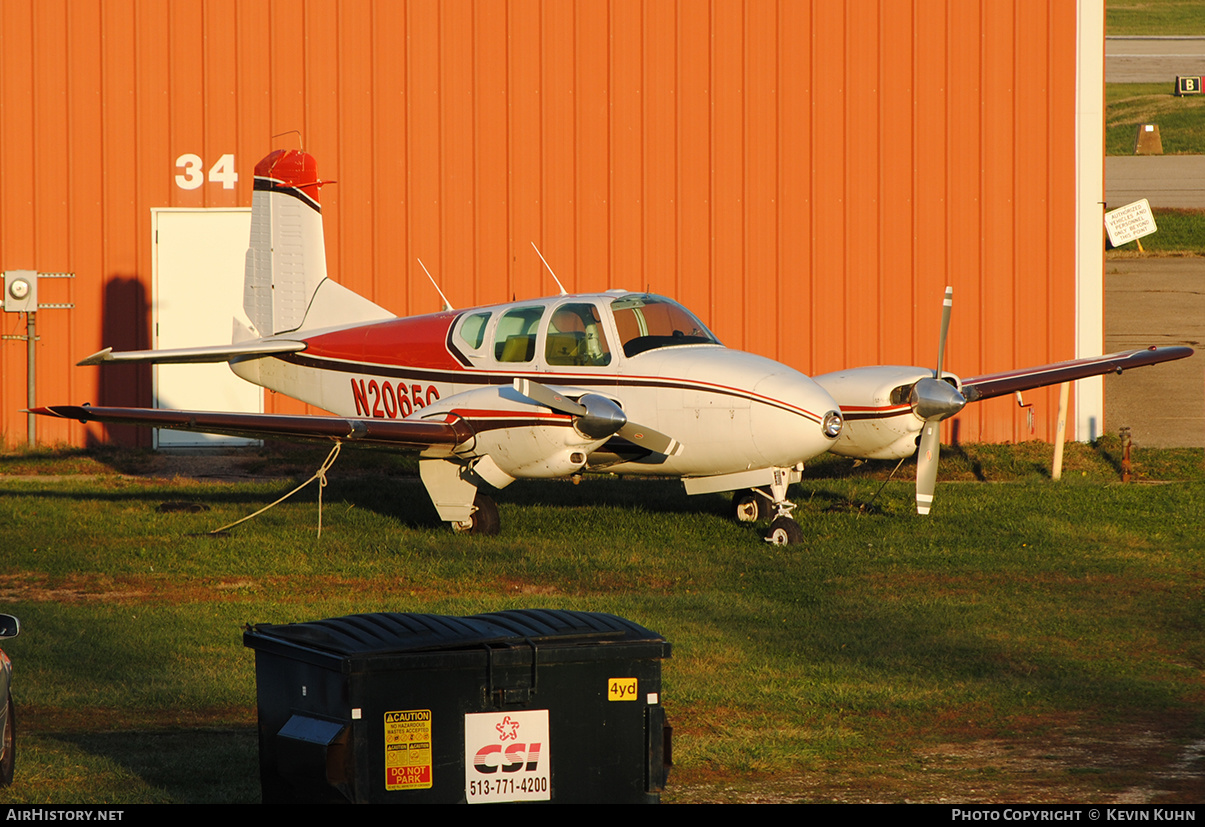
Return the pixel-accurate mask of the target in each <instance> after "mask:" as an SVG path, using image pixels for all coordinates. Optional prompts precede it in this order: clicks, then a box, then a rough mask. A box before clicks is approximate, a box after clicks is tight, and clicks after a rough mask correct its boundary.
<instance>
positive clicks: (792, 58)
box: [0, 0, 1076, 445]
mask: <svg viewBox="0 0 1205 827" xmlns="http://www.w3.org/2000/svg"><path fill="white" fill-rule="evenodd" d="M1075 61H1076V7H1075V3H1074V2H1071V0H1050V2H1045V3H1043V2H1029V0H1014V1H1013V2H1009V1H1008V0H980V2H977V3H976V2H962V0H946V2H933V1H931V0H913V2H895V0H891V1H890V2H888V1H887V0H883V2H879V3H873V2H863V0H848V1H847V2H844V3H841V2H821V0H816V2H812V3H809V2H801V0H778V2H775V1H774V0H744V2H741V1H740V0H713V1H712V2H704V1H703V0H680V2H669V0H664V1H659V0H648V1H647V2H639V1H638V0H609V2H600V0H580V1H579V2H569V1H568V0H546V1H545V2H537V0H510V1H509V2H508V1H507V0H473V1H472V2H470V1H469V0H461V1H460V2H452V1H451V0H449V1H448V2H434V1H433V0H411V1H410V2H397V1H396V0H379V1H378V2H360V3H341V2H337V0H173V2H171V3H164V2H150V1H149V0H148V1H147V2H138V1H136V0H104V2H101V0H88V1H87V2H84V0H36V2H35V0H5V2H3V3H2V4H0V269H18V268H34V269H38V270H40V271H43V272H55V271H72V272H75V273H76V274H77V278H76V279H75V280H74V281H73V282H66V281H57V282H43V285H42V293H43V294H42V297H41V298H42V301H43V302H47V301H71V302H74V303H75V309H73V310H69V311H68V310H49V311H44V312H42V313H40V314H39V317H38V322H39V325H38V327H39V333H40V336H41V340H40V342H39V344H38V395H39V396H38V401H39V402H40V403H44V404H49V403H54V402H84V401H92V402H98V403H105V404H123V405H135V404H137V405H146V404H149V401H150V382H149V373H148V372H147V371H146V370H145V369H142V370H138V369H134V368H130V367H122V368H118V369H116V370H113V369H110V370H106V371H100V370H98V369H96V368H76V367H73V365H74V362H75V361H76V360H77V359H79V358H81V357H82V356H84V355H87V354H88V353H91V352H93V351H95V350H97V349H99V348H100V347H101V346H102V345H114V344H115V345H117V346H118V347H120V348H132V347H146V346H147V342H148V341H149V332H148V326H149V307H150V300H151V297H150V285H151V252H152V251H151V238H150V211H151V209H152V208H156V207H197V206H209V207H219V206H220V207H228V206H247V205H249V204H250V199H251V181H252V175H251V171H252V168H253V167H254V164H255V162H256V161H257V160H259V158H261V157H262V156H263V155H265V154H267V152H268V151H270V150H271V149H273V148H278V147H281V146H296V145H297V141H298V138H297V137H296V136H286V137H280V138H276V139H273V138H272V136H273V135H275V134H278V133H283V132H285V131H287V130H293V129H295V130H299V131H300V133H301V136H302V140H304V145H305V148H306V149H307V150H309V151H311V152H313V153H314V154H315V155H316V156H317V158H318V162H319V171H320V173H321V175H322V176H323V177H324V178H326V179H335V180H337V184H334V185H331V186H327V187H326V188H325V189H324V190H323V193H322V197H323V202H324V208H325V216H326V235H327V251H328V257H329V259H330V265H331V272H332V275H334V276H335V277H336V278H337V279H339V280H340V281H342V282H343V283H344V284H347V285H348V286H349V287H351V288H353V289H355V290H358V291H360V292H363V293H365V294H366V295H368V296H370V297H372V298H373V299H374V300H375V301H377V302H379V303H381V304H383V305H385V306H386V307H388V308H390V309H391V310H393V311H394V312H397V313H399V314H407V313H421V312H428V311H433V310H436V309H438V307H439V300H438V297H437V296H436V295H435V293H434V291H433V290H432V289H431V286H430V284H429V283H428V282H427V280H426V278H425V277H424V276H422V274H421V271H420V270H419V269H418V266H417V264H416V263H415V257H416V256H418V257H421V258H422V259H423V261H424V262H425V263H426V264H427V266H428V267H429V268H430V269H431V270H432V272H433V273H435V274H436V276H437V278H438V279H439V281H440V283H441V285H442V287H443V289H444V292H445V293H447V295H448V297H449V298H450V299H451V300H452V302H453V303H454V304H456V305H457V306H460V307H463V306H467V305H469V304H472V303H484V302H495V301H503V300H509V299H510V298H511V296H512V295H514V296H518V297H520V298H522V297H529V296H534V295H546V294H548V293H550V292H553V291H554V287H553V285H552V284H551V282H550V280H549V279H548V277H547V275H546V274H545V273H544V271H543V268H542V266H541V265H540V262H539V260H538V259H537V258H536V257H535V255H534V253H532V251H531V247H530V242H531V241H533V240H534V241H536V242H537V243H538V244H539V245H540V247H541V249H542V251H543V252H544V254H545V256H546V257H547V258H548V260H549V261H550V262H551V263H552V265H553V267H554V268H555V269H556V270H557V272H558V275H559V276H560V277H561V279H562V281H564V282H565V285H566V287H567V288H568V289H569V290H571V291H586V290H600V289H604V288H609V287H627V288H631V289H639V288H645V287H649V288H651V289H652V290H654V291H657V292H661V293H665V294H667V295H671V296H674V297H677V298H679V299H680V300H682V301H683V302H684V303H685V304H687V305H688V306H690V307H691V308H693V309H695V310H696V312H698V313H699V314H700V315H701V316H702V317H703V318H704V319H705V321H707V322H708V324H709V325H710V326H711V327H712V328H713V329H714V330H715V331H716V333H717V334H718V335H719V336H720V337H721V338H722V339H723V340H724V342H725V343H726V344H728V345H730V346H733V347H738V348H743V349H747V350H752V351H756V352H759V353H763V354H765V355H768V356H771V357H773V358H776V359H779V360H781V361H784V362H786V363H788V364H791V365H793V366H795V367H797V368H799V369H801V370H804V371H805V372H808V373H820V372H825V371H829V370H834V369H836V368H839V367H843V366H849V365H855V364H875V363H890V364H925V365H928V364H932V363H934V361H935V359H936V338H937V325H938V319H939V313H940V311H939V307H940V297H941V292H942V288H943V286H944V285H945V284H946V283H951V284H953V285H954V287H955V317H954V323H953V329H952V332H951V341H950V350H949V354H948V362H947V365H948V366H949V368H950V369H951V370H954V371H956V372H959V373H961V374H962V375H964V376H966V375H973V374H975V373H982V372H987V371H994V370H1001V369H1006V368H1009V367H1015V366H1020V365H1024V364H1040V363H1043V362H1048V361H1057V360H1060V359H1066V358H1071V357H1072V356H1074V355H1075V354H1074V352H1073V350H1074V338H1073V336H1074V327H1075V317H1074V313H1075V306H1074V305H1075V293H1074V290H1075V247H1074V244H1075V239H1074V225H1075V211H1074V210H1075V208H1074V192H1075V186H1074V185H1075V169H1074V157H1075V105H1074V104H1075V68H1076V66H1075ZM184 154H194V155H196V156H198V157H199V158H201V159H202V162H203V164H204V169H205V170H208V169H209V167H210V166H212V165H214V164H215V163H217V162H218V161H219V160H220V159H221V157H222V156H224V155H226V154H232V155H233V156H234V162H235V164H236V169H237V172H238V175H239V179H238V182H237V185H236V186H235V187H234V188H232V189H225V188H223V186H222V184H221V182H220V181H213V182H208V183H205V184H203V185H202V186H201V187H199V188H196V189H191V190H189V189H183V188H181V187H180V186H178V185H177V184H176V176H177V175H178V174H181V173H182V170H181V169H179V168H177V165H176V164H177V159H178V158H180V156H182V155H184ZM219 177H220V176H219ZM0 321H2V323H3V333H4V334H7V335H14V334H22V333H24V317H22V316H18V315H17V314H11V313H4V314H0ZM199 344H200V343H199ZM25 381H26V379H25V351H24V345H23V343H21V342H17V341H13V340H4V341H3V342H2V343H0V394H2V399H0V403H2V404H0V427H2V429H3V432H4V435H5V440H6V442H7V444H9V445H12V444H16V443H20V442H22V441H23V440H24V434H25V417H24V415H23V414H21V413H20V409H21V408H23V407H24V404H25ZM1027 401H1032V402H1036V403H1037V412H1038V416H1037V421H1036V432H1035V435H1036V436H1037V437H1039V438H1047V437H1049V436H1050V435H1052V434H1053V430H1054V418H1055V410H1054V409H1055V397H1054V394H1053V393H1050V392H1043V393H1035V394H1031V395H1030V397H1029V399H1027ZM269 409H275V410H281V411H299V410H303V408H302V407H301V406H300V405H298V404H295V403H292V402H291V401H289V400H281V399H279V397H272V401H270V402H269ZM958 428H959V433H958V436H959V437H960V438H961V439H963V440H991V441H996V440H1012V439H1027V438H1030V432H1029V430H1028V429H1027V428H1026V426H1025V417H1024V415H1023V414H1022V413H1021V412H1019V411H1018V409H1017V408H1016V406H1015V405H1014V404H1013V403H1012V401H1011V400H993V401H989V402H986V403H982V404H981V405H978V406H972V407H971V408H969V409H968V410H967V411H966V412H965V413H964V414H963V415H962V416H961V417H960V418H959V425H958ZM103 433H104V432H103V431H100V430H96V431H94V432H93V433H92V434H90V435H86V434H85V432H84V430H83V427H82V426H80V425H78V424H68V423H51V422H42V423H40V431H39V437H40V439H41V441H43V442H58V441H63V442H71V443H76V444H79V443H82V442H84V441H85V439H88V438H93V437H97V438H99V437H100V436H102V435H103ZM117 437H118V438H121V439H123V440H127V441H128V440H132V439H135V438H136V437H135V436H134V435H133V433H132V432H121V433H120V434H118V435H117Z"/></svg>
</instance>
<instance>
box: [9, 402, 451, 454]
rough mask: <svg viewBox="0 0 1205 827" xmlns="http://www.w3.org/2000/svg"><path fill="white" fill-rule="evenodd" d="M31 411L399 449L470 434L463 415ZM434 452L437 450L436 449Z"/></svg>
mask: <svg viewBox="0 0 1205 827" xmlns="http://www.w3.org/2000/svg"><path fill="white" fill-rule="evenodd" d="M31 413H35V414H38V415H40V416H54V417H59V418H60V419H77V420H79V421H80V422H104V423H109V424H114V425H149V426H151V427H155V428H174V429H178V430H185V431H199V432H201V433H206V434H225V435H228V436H249V437H254V438H256V439H264V438H269V439H270V438H273V437H276V438H282V439H301V440H322V441H334V442H356V443H364V444H371V445H381V446H388V447H392V448H398V449H403V450H419V451H425V450H427V449H431V448H435V449H445V452H446V453H449V454H450V453H451V451H452V449H453V448H454V447H456V446H457V445H459V444H461V443H463V442H465V441H467V440H469V439H472V437H473V431H472V429H471V428H470V427H469V425H468V424H467V423H465V422H464V421H463V420H459V419H456V420H453V421H451V422H446V421H441V420H433V419H420V420H412V419H351V418H347V417H342V416H298V415H287V414H248V413H226V412H222V411H172V410H159V409H155V408H94V407H92V406H91V405H52V406H49V407H42V408H34V409H33V410H32V411H31ZM437 453H440V452H438V451H437Z"/></svg>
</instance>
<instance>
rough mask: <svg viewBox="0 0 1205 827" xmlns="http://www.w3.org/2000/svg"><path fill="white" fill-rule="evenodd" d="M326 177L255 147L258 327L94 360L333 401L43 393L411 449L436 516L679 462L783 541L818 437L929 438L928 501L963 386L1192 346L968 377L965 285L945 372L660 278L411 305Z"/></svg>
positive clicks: (1051, 374) (970, 393)
mask: <svg viewBox="0 0 1205 827" xmlns="http://www.w3.org/2000/svg"><path fill="white" fill-rule="evenodd" d="M320 185H321V182H320V181H319V179H318V175H317V166H316V164H315V162H314V158H313V156H311V155H309V154H307V153H304V152H300V151H294V150H280V151H277V152H273V153H272V154H270V155H269V156H268V157H266V158H264V159H263V160H262V161H260V163H259V164H258V165H256V167H255V191H254V195H253V200H252V218H251V241H250V249H249V250H248V254H247V269H246V276H245V283H244V299H243V307H244V309H245V310H246V313H247V317H248V318H249V319H250V320H251V323H252V328H251V329H240V326H239V325H238V324H237V323H236V330H235V336H234V342H233V343H232V344H230V345H223V346H216V347H197V348H185V349H175V350H160V351H132V352H125V353H114V352H112V349H111V348H109V349H105V350H102V351H101V352H99V353H96V354H94V355H92V356H90V357H88V358H87V359H85V360H83V361H82V362H80V364H81V365H99V364H105V363H110V362H158V363H168V362H177V363H178V362H227V363H229V365H230V368H231V370H233V371H234V372H235V373H236V374H238V375H239V376H241V377H242V378H244V379H246V380H247V381H249V382H254V383H255V384H258V385H262V386H264V387H266V388H270V389H271V390H274V391H278V392H281V393H284V394H287V395H289V396H292V397H295V398H297V399H300V400H302V401H304V402H307V403H309V404H312V405H316V406H318V407H320V408H323V409H325V410H327V411H330V412H331V413H332V414H333V415H332V416H288V415H271V414H246V413H220V412H208V411H172V410H154V409H142V408H99V407H91V406H87V405H82V406H67V405H64V406H52V407H45V408H38V409H37V410H36V411H35V412H36V413H39V414H44V415H49V416H58V417H66V418H71V419H78V420H80V421H81V422H93V421H95V422H108V423H133V424H139V425H149V426H154V427H160V428H181V429H193V430H197V431H203V432H208V433H222V434H237V435H254V436H258V437H285V438H301V439H319V440H330V441H335V442H347V443H363V444H371V445H382V446H388V447H392V448H396V449H402V450H409V451H414V452H417V453H418V455H419V471H420V476H421V478H422V481H423V484H424V485H425V486H426V489H427V492H428V494H430V496H431V500H432V501H433V503H434V504H435V508H436V510H437V511H438V512H439V516H440V519H442V520H446V521H447V522H449V523H451V525H452V527H453V528H455V529H457V530H460V531H470V532H474V533H479V534H494V533H496V532H497V531H498V529H499V520H498V510H497V506H496V505H495V504H494V502H493V500H492V499H491V498H490V497H489V496H488V495H486V494H484V493H482V491H481V490H480V489H481V487H482V485H483V484H488V485H491V486H494V487H496V488H502V487H505V486H506V485H509V484H510V483H511V482H513V481H514V480H516V479H525V478H548V477H565V476H570V475H575V474H579V473H582V472H589V471H607V472H611V473H615V474H631V475H655V476H659V477H665V476H672V477H679V478H681V479H682V481H683V483H684V484H685V487H686V491H687V493H688V494H702V493H711V492H723V491H734V492H736V493H735V495H734V497H733V513H734V516H735V517H736V518H737V519H739V520H741V521H746V522H752V521H756V520H764V519H769V518H773V519H772V521H771V524H770V533H769V535H768V537H767V539H768V540H770V541H772V542H776V543H792V542H798V541H800V540H801V539H802V531H801V529H800V527H799V525H798V524H797V523H796V522H795V521H794V519H793V518H792V517H791V510H792V509H793V508H794V504H793V503H792V502H791V501H790V500H788V499H787V487H788V485H790V484H791V483H793V482H798V481H799V480H800V478H801V472H802V470H803V465H804V463H805V462H807V461H808V460H810V459H812V458H813V457H816V456H818V455H820V454H823V453H825V452H832V453H836V454H840V455H843V456H847V457H858V458H865V459H901V458H904V457H908V456H911V455H912V454H913V452H915V451H917V449H918V445H919V450H920V458H919V461H918V466H917V486H916V500H917V509H918V511H919V512H920V513H922V514H926V513H928V511H929V507H930V505H931V503H932V500H933V490H934V484H935V480H936V475H937V459H938V450H939V438H938V433H939V428H938V424H939V423H940V421H941V420H943V419H946V418H948V417H950V416H953V415H954V414H956V413H958V412H959V411H960V410H961V409H962V407H963V406H964V405H965V404H967V402H974V401H976V400H979V399H986V398H988V397H992V396H999V395H1001V394H1008V393H1013V392H1015V391H1021V390H1026V389H1029V388H1035V387H1040V386H1043V385H1051V384H1056V383H1059V382H1066V381H1071V380H1074V379H1078V378H1081V377H1085V376H1093V375H1097V374H1104V373H1110V372H1113V371H1117V372H1118V373H1120V372H1121V371H1122V370H1124V369H1128V368H1131V367H1139V366H1142V365H1150V364H1155V363H1158V362H1164V361H1168V360H1171V359H1179V358H1183V357H1185V356H1189V355H1191V353H1192V350H1191V349H1190V348H1186V347H1162V348H1150V349H1148V350H1136V351H1128V352H1125V353H1115V354H1111V355H1108V356H1100V357H1096V358H1089V359H1079V360H1075V361H1071V362H1062V363H1058V364H1054V365H1044V366H1041V367H1036V368H1030V369H1026V370H1017V371H1010V372H1007V373H999V374H991V375H987V376H978V377H974V378H971V379H967V380H959V379H958V377H956V376H954V375H953V374H949V373H945V372H944V371H943V370H942V356H941V355H940V354H943V353H944V351H945V339H946V330H947V328H948V325H949V317H950V305H951V290H950V288H947V289H946V297H945V307H944V310H943V314H942V327H941V335H940V340H939V350H938V353H939V357H938V364H937V370H936V371H933V370H931V369H928V368H924V367H903V366H874V367H863V368H855V369H851V370H844V371H838V372H836V373H830V374H826V375H823V376H815V377H811V378H809V377H807V376H805V375H804V374H802V373H800V372H798V371H796V370H793V369H791V368H789V367H787V366H785V365H782V364H779V363H778V362H774V361H772V360H770V359H766V358H764V357H761V356H755V355H753V354H751V353H743V352H741V351H736V350H730V349H729V348H726V347H724V346H723V345H722V344H720V342H719V340H718V339H716V337H715V336H714V335H713V334H712V333H711V332H710V331H709V330H708V329H707V328H706V326H704V324H703V323H702V322H701V321H699V319H698V318H697V317H696V316H695V315H694V314H692V313H691V312H690V311H689V310H687V309H686V308H685V307H683V306H682V305H680V304H678V303H676V302H674V301H672V300H671V299H668V298H665V297H663V296H657V295H653V294H649V293H631V292H627V291H624V290H608V291H605V292H602V293H590V294H583V295H567V294H565V292H564V290H563V289H562V291H561V294H560V295H556V296H550V297H545V298H539V299H532V300H529V301H517V302H511V303H509V304H500V305H494V306H490V307H476V308H472V309H468V310H452V309H450V308H448V309H445V310H444V311H443V312H441V313H433V314H430V315H425V316H414V317H408V318H399V317H396V316H394V315H393V314H392V313H390V312H388V311H387V310H385V309H384V308H382V307H379V306H378V305H376V304H374V303H373V302H371V301H369V300H368V299H366V298H364V297H362V296H359V295H357V294H356V293H354V292H352V291H351V290H348V289H347V288H345V287H343V286H341V285H340V284H338V283H336V282H334V281H332V280H331V279H329V278H327V274H326V254H325V247H324V242H323V234H322V214H321V206H320V203H319V197H318V189H319V186H320ZM537 252H538V251H537ZM541 258H542V256H541ZM550 272H551V271H550ZM554 278H555V276H554ZM558 286H559V282H558ZM441 295H442V294H441ZM445 304H446V300H445ZM242 328H245V325H243V326H242Z"/></svg>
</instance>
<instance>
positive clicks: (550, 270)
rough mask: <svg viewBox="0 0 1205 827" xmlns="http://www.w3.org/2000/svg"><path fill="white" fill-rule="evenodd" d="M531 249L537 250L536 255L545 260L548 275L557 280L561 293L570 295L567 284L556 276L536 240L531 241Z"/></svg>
mask: <svg viewBox="0 0 1205 827" xmlns="http://www.w3.org/2000/svg"><path fill="white" fill-rule="evenodd" d="M531 249H533V250H535V251H536V255H537V256H539V257H540V261H542V262H544V267H546V268H547V269H548V275H550V276H552V280H553V281H555V282H556V286H557V287H559V288H561V295H562V296H568V295H569V294H568V293H566V292H565V285H563V284H561V280H560V279H558V278H557V277H556V273H554V272H552V268H551V267H549V266H548V260H547V259H545V258H544V254H543V253H541V252H540V248H539V247H537V246H536V243H535V242H534V241H533V242H531Z"/></svg>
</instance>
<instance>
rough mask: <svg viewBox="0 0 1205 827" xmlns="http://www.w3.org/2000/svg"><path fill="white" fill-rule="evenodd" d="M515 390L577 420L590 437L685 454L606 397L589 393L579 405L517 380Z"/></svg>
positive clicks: (668, 453) (544, 387)
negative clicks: (613, 436)
mask: <svg viewBox="0 0 1205 827" xmlns="http://www.w3.org/2000/svg"><path fill="white" fill-rule="evenodd" d="M513 386H514V389H515V390H516V391H518V392H519V393H521V394H523V395H524V396H526V397H527V398H528V399H530V400H532V401H533V402H536V403H537V404H540V405H543V406H544V407H546V408H551V409H552V410H554V411H559V412H560V413H564V414H569V415H570V416H572V417H574V423H573V424H574V427H575V428H577V430H578V431H579V432H580V433H582V434H584V435H586V436H589V437H592V438H594V439H602V438H603V437H607V436H610V435H611V434H618V435H619V436H621V437H623V438H624V439H626V440H627V441H628V442H631V443H632V444H633V445H639V446H640V447H641V448H644V449H646V450H649V451H653V452H654V453H658V454H665V455H666V456H670V457H672V456H676V455H677V454H680V453H681V452H682V443H680V442H678V440H676V439H674V438H673V437H671V436H667V435H666V434H663V433H661V432H660V431H657V430H654V429H653V428H647V427H644V426H642V425H637V424H636V423H635V422H629V421H628V418H627V416H626V415H625V414H624V412H623V409H622V408H620V407H619V406H618V405H616V404H615V403H614V402H612V401H611V400H610V399H608V398H607V397H605V396H600V395H599V394H596V393H587V394H584V395H583V396H582V397H581V399H580V401H577V402H575V401H574V400H572V399H568V398H566V397H565V396H563V395H561V394H559V393H557V392H556V391H554V390H553V389H552V388H550V387H548V386H547V385H541V384H540V383H539V382H536V381H534V380H531V379H526V378H516V379H515V380H514V383H513Z"/></svg>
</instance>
